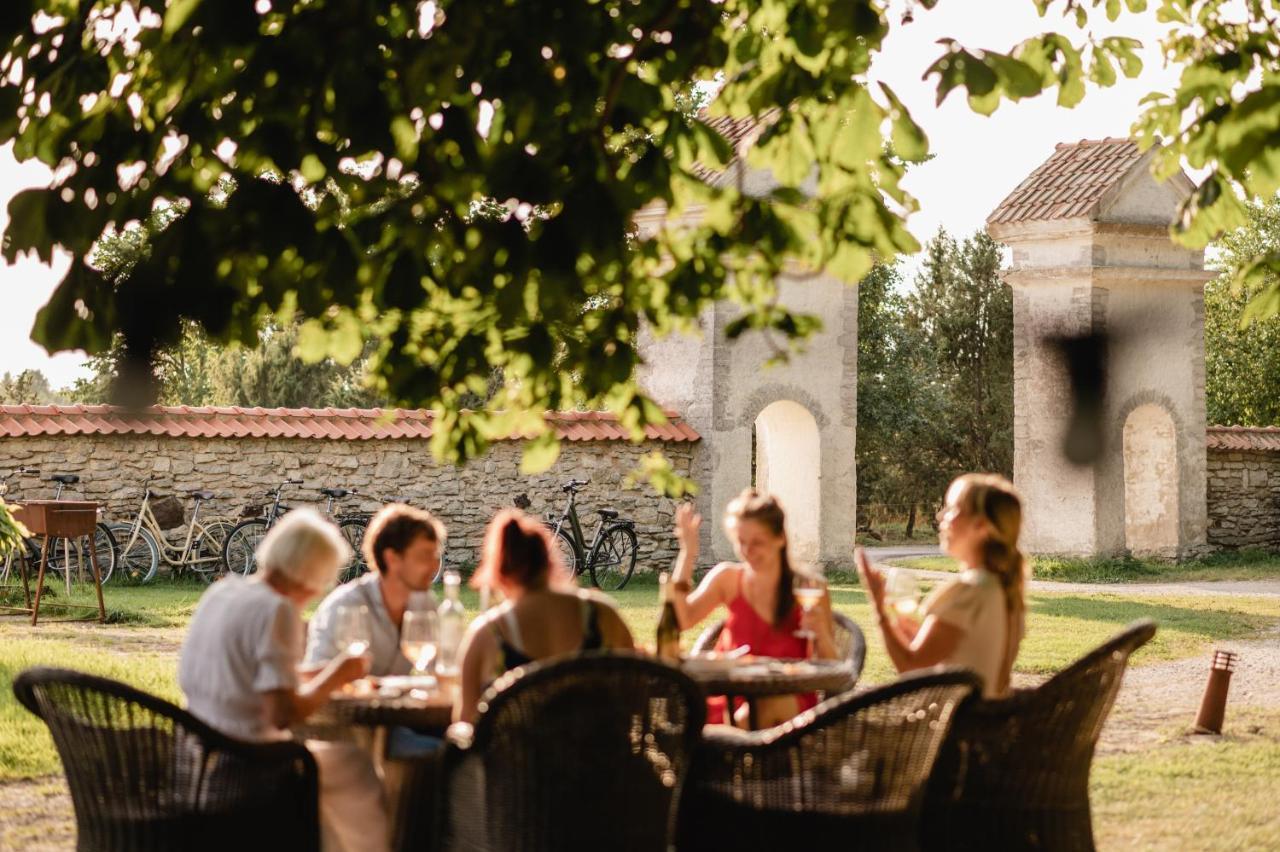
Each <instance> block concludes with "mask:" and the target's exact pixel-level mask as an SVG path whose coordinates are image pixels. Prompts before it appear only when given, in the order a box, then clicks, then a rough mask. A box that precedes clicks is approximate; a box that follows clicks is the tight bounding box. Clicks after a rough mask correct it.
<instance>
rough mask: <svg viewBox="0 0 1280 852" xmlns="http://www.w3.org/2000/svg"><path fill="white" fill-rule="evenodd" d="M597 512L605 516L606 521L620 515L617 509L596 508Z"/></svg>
mask: <svg viewBox="0 0 1280 852" xmlns="http://www.w3.org/2000/svg"><path fill="white" fill-rule="evenodd" d="M596 514H597V515H599V516H600V517H602V518H604V519H605V520H606V521H611V520H613V519H614V518H616V517H618V511H617V509H596Z"/></svg>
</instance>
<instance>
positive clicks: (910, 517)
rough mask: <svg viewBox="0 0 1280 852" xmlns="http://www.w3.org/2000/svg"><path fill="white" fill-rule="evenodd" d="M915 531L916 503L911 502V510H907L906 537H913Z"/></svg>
mask: <svg viewBox="0 0 1280 852" xmlns="http://www.w3.org/2000/svg"><path fill="white" fill-rule="evenodd" d="M915 531H916V504H915V503H912V504H911V511H909V512H907V538H914V537H915Z"/></svg>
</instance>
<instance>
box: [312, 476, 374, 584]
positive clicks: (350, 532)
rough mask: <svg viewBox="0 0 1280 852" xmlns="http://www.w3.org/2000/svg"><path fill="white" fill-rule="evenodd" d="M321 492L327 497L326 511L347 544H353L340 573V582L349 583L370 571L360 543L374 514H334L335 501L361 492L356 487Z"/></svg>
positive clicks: (322, 490) (327, 489)
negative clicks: (347, 559) (349, 556)
mask: <svg viewBox="0 0 1280 852" xmlns="http://www.w3.org/2000/svg"><path fill="white" fill-rule="evenodd" d="M320 493H321V494H323V495H324V496H325V497H326V498H327V500H326V502H325V506H324V513H325V514H326V515H328V516H329V517H331V518H333V521H334V523H336V524H337V525H338V530H339V531H340V532H341V533H342V537H343V538H345V539H346V540H347V544H349V545H351V552H352V556H351V559H350V561H348V562H347V564H346V565H344V566H343V567H342V571H341V572H340V573H339V574H338V582H339V583H349V582H351V581H352V580H354V579H356V578H357V577H359V576H360V575H361V574H366V573H368V571H369V566H368V565H366V564H365V561H364V554H363V553H361V552H360V545H361V544H362V543H363V542H364V532H365V530H366V529H368V527H369V520H370V519H371V518H372V517H373V515H371V514H369V513H368V512H342V513H340V514H337V515H335V514H334V512H333V507H334V504H335V503H337V502H338V501H339V500H344V499H346V498H347V497H353V496H355V495H358V494H359V493H360V492H359V491H358V490H357V489H355V488H321V489H320Z"/></svg>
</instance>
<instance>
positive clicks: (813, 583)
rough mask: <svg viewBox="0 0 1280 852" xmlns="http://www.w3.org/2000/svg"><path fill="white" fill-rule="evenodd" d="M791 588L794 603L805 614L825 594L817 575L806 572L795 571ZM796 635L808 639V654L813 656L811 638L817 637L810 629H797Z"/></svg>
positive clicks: (810, 610) (811, 609)
mask: <svg viewBox="0 0 1280 852" xmlns="http://www.w3.org/2000/svg"><path fill="white" fill-rule="evenodd" d="M791 590H792V592H793V593H794V594H795V596H796V603H798V604H800V609H802V610H803V611H804V612H805V614H808V613H810V612H812V611H813V608H814V607H816V606H817V605H818V604H819V603H821V602H822V596H823V595H824V594H826V591H827V590H826V587H825V586H824V585H823V583H822V581H821V580H819V579H818V578H817V577H813V576H810V575H808V574H800V573H797V574H796V575H795V576H794V578H793V579H792V581H791ZM796 635H797V636H799V637H801V638H802V639H805V640H807V641H808V646H807V647H808V656H810V657H812V656H813V640H814V639H816V638H817V634H815V633H814V632H813V631H812V630H797V631H796Z"/></svg>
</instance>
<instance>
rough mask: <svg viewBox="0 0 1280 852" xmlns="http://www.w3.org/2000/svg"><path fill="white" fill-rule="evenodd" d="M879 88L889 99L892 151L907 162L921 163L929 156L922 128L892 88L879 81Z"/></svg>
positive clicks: (927, 142)
mask: <svg viewBox="0 0 1280 852" xmlns="http://www.w3.org/2000/svg"><path fill="white" fill-rule="evenodd" d="M880 90H881V91H882V92H884V94H885V97H887V98H888V99H889V107H890V108H889V119H890V121H891V123H892V128H893V131H892V137H891V138H892V140H893V150H894V153H896V154H897V155H898V156H899V157H901V158H902V159H904V160H906V161H907V162H909V163H923V162H924V161H925V160H927V159H928V158H929V139H928V137H927V136H925V133H924V130H922V129H921V127H920V125H918V124H916V123H915V121H914V120H912V118H911V113H910V112H908V110H907V108H906V107H905V106H904V105H903V103H902V101H901V100H899V99H898V96H897V95H896V94H894V91H893V89H891V88H889V86H888V85H887V84H886V83H881V84H880Z"/></svg>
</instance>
